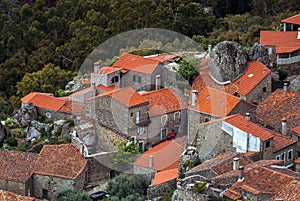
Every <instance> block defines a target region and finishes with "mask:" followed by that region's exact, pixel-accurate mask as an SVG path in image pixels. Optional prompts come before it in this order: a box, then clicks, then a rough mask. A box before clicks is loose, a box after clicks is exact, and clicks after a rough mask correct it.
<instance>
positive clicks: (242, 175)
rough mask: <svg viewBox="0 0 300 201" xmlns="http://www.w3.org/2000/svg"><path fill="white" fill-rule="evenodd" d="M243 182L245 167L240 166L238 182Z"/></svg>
mask: <svg viewBox="0 0 300 201" xmlns="http://www.w3.org/2000/svg"><path fill="white" fill-rule="evenodd" d="M243 180H244V166H240V167H239V179H238V182H242V181H243Z"/></svg>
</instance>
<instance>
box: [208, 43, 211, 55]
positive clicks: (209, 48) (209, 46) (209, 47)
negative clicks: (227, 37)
mask: <svg viewBox="0 0 300 201" xmlns="http://www.w3.org/2000/svg"><path fill="white" fill-rule="evenodd" d="M210 51H211V45H208V54H209V53H210Z"/></svg>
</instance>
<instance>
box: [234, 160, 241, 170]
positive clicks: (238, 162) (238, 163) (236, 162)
mask: <svg viewBox="0 0 300 201" xmlns="http://www.w3.org/2000/svg"><path fill="white" fill-rule="evenodd" d="M239 160H240V159H239V158H237V157H235V158H233V170H238V169H239V166H240V161H239Z"/></svg>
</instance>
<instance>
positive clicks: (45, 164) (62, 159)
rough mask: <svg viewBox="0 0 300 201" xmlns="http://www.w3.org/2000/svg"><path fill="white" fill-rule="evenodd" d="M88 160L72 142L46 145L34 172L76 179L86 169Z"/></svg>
mask: <svg viewBox="0 0 300 201" xmlns="http://www.w3.org/2000/svg"><path fill="white" fill-rule="evenodd" d="M86 165H87V161H86V160H85V159H84V156H83V155H81V154H80V153H79V150H78V149H77V148H76V147H75V146H73V145H72V144H61V145H44V147H43V148H42V151H41V152H40V154H39V157H38V160H37V162H36V164H35V166H34V169H33V173H34V174H40V175H47V176H53V177H60V178H65V179H76V178H77V177H78V176H79V175H80V174H81V173H82V171H83V170H84V169H85V167H86Z"/></svg>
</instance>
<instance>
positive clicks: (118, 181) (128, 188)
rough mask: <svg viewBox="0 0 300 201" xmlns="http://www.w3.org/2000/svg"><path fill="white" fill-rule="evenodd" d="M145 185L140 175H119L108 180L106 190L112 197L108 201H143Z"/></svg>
mask: <svg viewBox="0 0 300 201" xmlns="http://www.w3.org/2000/svg"><path fill="white" fill-rule="evenodd" d="M146 188H147V187H146V185H145V181H144V180H143V178H142V176H140V175H131V176H128V175H119V176H116V177H115V178H113V179H112V180H110V181H109V182H108V184H107V187H106V190H107V192H108V193H110V194H111V195H112V197H111V198H110V199H109V200H116V198H115V197H117V198H119V200H129V201H134V200H141V201H142V200H145V198H146V197H145V195H146Z"/></svg>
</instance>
